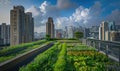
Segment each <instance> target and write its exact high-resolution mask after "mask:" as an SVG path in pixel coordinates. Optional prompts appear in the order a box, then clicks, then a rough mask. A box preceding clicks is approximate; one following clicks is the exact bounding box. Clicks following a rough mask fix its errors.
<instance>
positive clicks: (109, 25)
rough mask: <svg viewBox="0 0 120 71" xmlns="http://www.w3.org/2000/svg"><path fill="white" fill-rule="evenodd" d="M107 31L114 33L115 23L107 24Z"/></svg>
mask: <svg viewBox="0 0 120 71" xmlns="http://www.w3.org/2000/svg"><path fill="white" fill-rule="evenodd" d="M108 28H109V29H108V31H115V30H116V26H115V22H108Z"/></svg>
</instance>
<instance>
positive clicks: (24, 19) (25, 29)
mask: <svg viewBox="0 0 120 71" xmlns="http://www.w3.org/2000/svg"><path fill="white" fill-rule="evenodd" d="M33 32H34V21H33V18H32V14H31V13H26V14H25V12H24V7H23V6H14V7H13V9H12V10H11V11H10V45H17V44H21V43H25V42H31V41H32V40H33V37H34V33H33Z"/></svg>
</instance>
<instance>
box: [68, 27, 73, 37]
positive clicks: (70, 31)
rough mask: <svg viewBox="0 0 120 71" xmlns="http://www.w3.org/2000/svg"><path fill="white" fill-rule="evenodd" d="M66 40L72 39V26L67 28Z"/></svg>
mask: <svg viewBox="0 0 120 71" xmlns="http://www.w3.org/2000/svg"><path fill="white" fill-rule="evenodd" d="M68 38H74V29H73V27H72V26H69V27H68Z"/></svg>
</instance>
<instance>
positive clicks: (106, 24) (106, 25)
mask: <svg viewBox="0 0 120 71" xmlns="http://www.w3.org/2000/svg"><path fill="white" fill-rule="evenodd" d="M101 27H102V40H105V32H106V31H108V22H102V24H101Z"/></svg>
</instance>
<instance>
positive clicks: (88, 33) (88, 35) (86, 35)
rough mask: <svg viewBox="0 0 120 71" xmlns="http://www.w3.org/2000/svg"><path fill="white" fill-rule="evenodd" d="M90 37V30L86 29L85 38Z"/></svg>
mask: <svg viewBox="0 0 120 71" xmlns="http://www.w3.org/2000/svg"><path fill="white" fill-rule="evenodd" d="M87 37H90V29H89V28H84V38H87Z"/></svg>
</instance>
